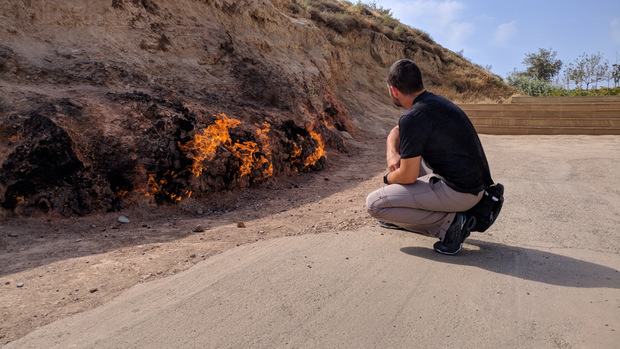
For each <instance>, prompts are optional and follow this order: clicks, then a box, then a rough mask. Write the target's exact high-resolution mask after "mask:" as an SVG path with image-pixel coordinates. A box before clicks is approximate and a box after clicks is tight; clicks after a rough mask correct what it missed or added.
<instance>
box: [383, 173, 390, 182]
mask: <svg viewBox="0 0 620 349" xmlns="http://www.w3.org/2000/svg"><path fill="white" fill-rule="evenodd" d="M389 174H390V173H389V172H388V173H386V174H385V176H383V183H385V184H390V183H389V182H388V175H389Z"/></svg>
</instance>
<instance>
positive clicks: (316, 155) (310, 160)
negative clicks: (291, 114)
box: [304, 127, 325, 167]
mask: <svg viewBox="0 0 620 349" xmlns="http://www.w3.org/2000/svg"><path fill="white" fill-rule="evenodd" d="M307 129H308V132H309V133H310V137H312V138H313V139H314V140H315V141H316V142H317V146H316V148H315V150H314V152H313V153H312V154H310V156H308V157H307V158H306V160H305V161H304V167H309V166H314V164H316V163H317V161H319V159H321V158H322V157H323V156H324V155H325V144H323V139H322V138H321V135H319V134H318V133H316V132H314V131H312V130H311V129H310V127H307Z"/></svg>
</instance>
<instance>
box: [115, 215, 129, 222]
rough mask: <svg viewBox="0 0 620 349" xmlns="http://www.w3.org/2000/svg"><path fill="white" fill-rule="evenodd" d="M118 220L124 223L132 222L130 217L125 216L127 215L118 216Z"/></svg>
mask: <svg viewBox="0 0 620 349" xmlns="http://www.w3.org/2000/svg"><path fill="white" fill-rule="evenodd" d="M117 221H118V222H119V223H123V224H127V223H129V222H131V221H130V220H129V218H127V217H125V216H120V217H118V219H117Z"/></svg>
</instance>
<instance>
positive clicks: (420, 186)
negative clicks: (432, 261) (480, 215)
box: [366, 161, 484, 240]
mask: <svg viewBox="0 0 620 349" xmlns="http://www.w3.org/2000/svg"><path fill="white" fill-rule="evenodd" d="M483 193H484V191H481V192H480V193H478V195H473V194H469V193H461V192H458V191H456V190H454V189H452V188H450V187H449V186H448V185H447V184H446V183H445V182H444V181H443V179H442V178H441V177H440V176H438V175H436V174H434V173H432V171H431V170H430V169H429V168H428V167H426V166H425V165H424V162H423V161H422V164H421V165H420V177H418V179H417V180H416V181H415V183H413V184H406V185H403V184H390V185H387V186H384V187H382V188H380V189H378V190H375V191H374V192H372V193H370V195H368V197H367V198H366V209H367V210H368V213H370V215H371V216H373V217H374V218H376V219H378V220H381V221H384V222H389V223H392V224H396V225H398V226H399V227H402V228H404V229H407V230H410V231H413V232H416V233H421V234H425V235H429V236H434V237H437V238H439V239H440V240H443V238H444V236H445V235H446V231H447V230H448V228H449V227H450V224H452V221H453V220H454V217H455V215H456V212H463V211H467V210H468V209H470V208H472V207H474V205H476V204H477V203H478V201H480V199H481V198H482V195H483Z"/></svg>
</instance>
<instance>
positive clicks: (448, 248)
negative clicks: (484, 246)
mask: <svg viewBox="0 0 620 349" xmlns="http://www.w3.org/2000/svg"><path fill="white" fill-rule="evenodd" d="M472 223H474V222H472V220H471V219H468V217H467V216H466V215H465V213H461V212H459V213H457V214H456V216H455V217H454V222H452V224H451V225H450V228H448V231H447V232H446V236H445V237H444V238H443V241H437V242H436V243H435V244H434V245H433V248H434V249H435V251H437V252H439V253H441V254H447V255H455V254H457V253H458V252H459V251H460V250H461V246H463V241H465V238H467V237H468V236H469V230H470V227H471V225H472Z"/></svg>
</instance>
